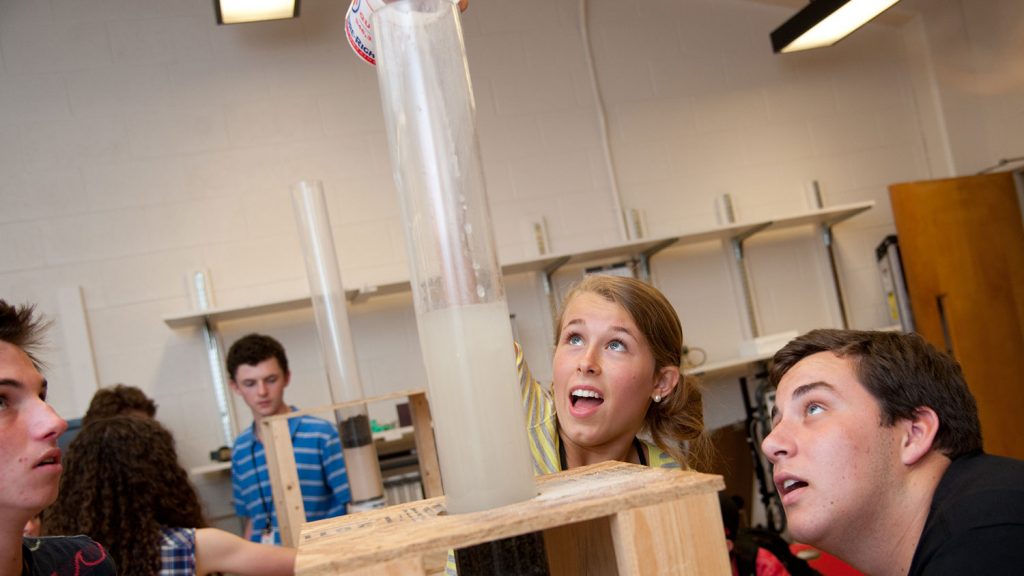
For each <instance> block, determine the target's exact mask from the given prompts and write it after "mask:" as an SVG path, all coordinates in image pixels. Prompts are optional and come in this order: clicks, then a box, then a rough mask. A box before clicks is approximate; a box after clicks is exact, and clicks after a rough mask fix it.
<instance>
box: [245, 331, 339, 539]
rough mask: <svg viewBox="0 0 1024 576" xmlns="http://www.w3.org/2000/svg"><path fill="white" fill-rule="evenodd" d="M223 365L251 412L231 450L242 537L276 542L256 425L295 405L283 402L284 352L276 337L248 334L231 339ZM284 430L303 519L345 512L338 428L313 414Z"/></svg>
mask: <svg viewBox="0 0 1024 576" xmlns="http://www.w3.org/2000/svg"><path fill="white" fill-rule="evenodd" d="M227 368H228V374H229V375H230V377H231V389H232V390H234V391H235V393H236V394H238V395H239V396H241V397H242V399H243V400H245V403H246V405H247V406H249V409H251V410H252V415H253V424H252V426H250V427H249V428H247V429H246V430H245V432H243V433H242V434H241V435H239V437H238V438H237V439H236V440H235V445H234V447H233V448H232V450H231V485H232V491H233V494H234V501H235V512H236V513H237V514H238V516H239V517H241V518H243V519H244V520H245V537H246V538H249V539H250V540H252V541H254V542H263V543H265V544H280V543H281V534H280V533H279V531H278V528H277V515H276V514H275V513H274V496H273V494H272V492H271V487H270V476H269V475H268V473H267V462H266V457H265V454H264V450H263V442H262V440H261V438H260V434H259V430H260V422H261V421H262V420H263V418H266V417H268V416H274V415H277V414H287V413H288V412H290V411H294V410H295V408H294V407H289V406H288V405H287V404H286V403H285V402H284V389H285V388H286V387H287V386H288V382H289V380H290V379H291V372H289V370H288V357H287V356H286V355H285V352H284V347H283V346H281V343H280V342H278V341H277V340H275V339H274V338H271V337H270V336H266V335H263V334H249V335H247V336H244V337H243V338H241V339H240V340H238V341H237V342H235V343H234V344H232V345H231V349H230V350H228V356H227ZM288 431H289V434H290V435H291V439H292V447H293V448H294V450H295V464H296V467H297V469H298V475H299V484H300V488H301V490H302V503H303V505H304V507H305V509H306V520H307V521H308V522H312V521H314V520H323V519H324V518H331V517H334V516H341V515H343V514H345V512H346V508H347V505H348V502H349V501H350V500H351V499H352V496H351V493H350V491H349V486H348V474H347V473H346V471H345V460H344V457H343V456H342V452H341V442H340V440H339V438H338V431H337V430H336V429H335V428H334V426H333V425H332V424H331V423H329V422H327V421H326V420H322V419H320V418H314V417H312V416H301V417H298V418H292V419H290V420H288Z"/></svg>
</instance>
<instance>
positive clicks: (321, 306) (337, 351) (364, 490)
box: [292, 180, 384, 507]
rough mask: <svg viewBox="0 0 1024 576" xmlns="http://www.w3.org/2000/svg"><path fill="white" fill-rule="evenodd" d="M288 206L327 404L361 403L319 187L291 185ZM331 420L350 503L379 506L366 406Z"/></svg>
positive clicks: (379, 485)
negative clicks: (334, 422) (298, 245)
mask: <svg viewBox="0 0 1024 576" xmlns="http://www.w3.org/2000/svg"><path fill="white" fill-rule="evenodd" d="M292 204H293V206H294V208H295V217H296V219H297V223H298V227H299V237H300V238H301V240H302V252H303V254H304V255H305V260H306V271H307V273H308V275H309V291H310V296H311V297H312V299H313V312H314V315H315V316H316V327H317V332H318V333H319V335H320V345H321V347H322V348H323V356H324V364H325V366H326V368H327V380H328V383H329V388H330V391H331V401H332V403H337V402H353V401H357V400H362V399H363V398H364V395H363V383H362V380H360V378H359V366H358V364H356V354H355V346H354V345H353V343H352V330H351V328H350V327H349V322H348V304H347V301H346V300H345V288H344V286H343V285H342V283H341V272H340V270H339V269H338V258H337V256H336V254H335V252H334V238H333V235H332V234H331V224H330V221H329V219H328V217H327V203H326V201H325V200H324V190H323V184H322V183H321V182H319V181H309V180H303V181H301V182H298V183H296V184H295V185H293V186H292ZM335 390H338V391H340V396H341V398H338V399H336V398H335ZM337 416H338V418H339V420H340V422H341V425H340V432H341V445H342V451H343V453H344V455H345V467H346V469H347V472H348V481H349V487H350V489H351V491H352V502H353V504H354V505H357V506H358V505H360V504H361V503H364V502H374V501H379V502H380V503H381V505H383V497H384V485H383V481H382V480H381V475H380V463H379V462H378V460H377V448H376V447H375V446H374V444H373V433H372V432H371V430H370V419H369V417H368V416H367V410H366V404H360V405H358V406H355V407H351V408H345V409H342V410H339V411H338V413H337ZM370 507H374V506H370Z"/></svg>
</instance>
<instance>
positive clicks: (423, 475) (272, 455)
mask: <svg viewBox="0 0 1024 576" xmlns="http://www.w3.org/2000/svg"><path fill="white" fill-rule="evenodd" d="M406 397H408V398H409V408H410V412H411V415H412V425H413V435H414V437H415V440H416V454H417V458H418V460H419V467H420V480H421V482H422V483H423V494H424V496H426V497H427V498H433V497H436V496H440V495H441V494H443V492H442V490H441V467H440V465H439V464H438V461H437V446H436V445H435V443H434V428H433V425H432V422H431V419H430V408H429V405H428V403H427V394H426V392H424V391H423V390H409V391H405V392H396V393H394V394H387V395H385V396H377V397H374V398H367V399H365V400H360V401H356V402H342V403H340V404H331V405H328V406H320V407H317V408H311V409H308V410H297V411H295V412H289V413H287V414H280V415H277V416H269V417H267V418H264V419H263V421H262V423H261V425H262V427H263V428H262V437H263V439H264V441H263V447H264V450H265V451H266V456H267V474H268V475H269V476H270V486H271V488H272V491H273V493H274V511H275V512H276V513H277V529H278V530H279V531H280V533H281V542H282V543H283V544H284V545H285V546H295V545H296V543H297V542H298V538H299V529H300V528H301V527H302V525H303V524H304V523H305V522H306V509H305V506H304V505H303V503H302V492H301V491H300V490H299V473H298V470H297V469H296V467H295V451H294V449H293V448H292V441H291V436H290V434H289V433H288V420H290V419H291V418H298V417H299V416H305V415H309V414H321V413H324V412H333V411H335V410H341V409H343V408H351V407H354V406H359V405H363V404H372V403H374V402H381V401H385V400H394V399H396V398H406Z"/></svg>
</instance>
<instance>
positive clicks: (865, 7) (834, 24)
mask: <svg viewBox="0 0 1024 576" xmlns="http://www.w3.org/2000/svg"><path fill="white" fill-rule="evenodd" d="M898 1H899V0H811V3H810V4H808V5H807V6H806V7H804V9H803V10H801V11H799V12H797V13H796V15H794V16H793V17H792V18H790V19H789V20H787V21H786V22H785V23H783V24H782V26H779V27H778V28H776V29H775V31H773V32H772V34H771V37H772V49H773V50H774V51H775V52H796V51H798V50H809V49H811V48H821V47H823V46H831V45H833V44H835V43H836V42H838V41H840V40H842V39H843V38H845V37H846V36H847V35H848V34H850V33H851V32H853V31H854V30H856V29H857V28H860V27H861V26H863V25H865V24H867V23H868V22H869V21H870V20H871V19H872V18H874V17H875V16H878V15H879V14H881V13H882V12H884V11H885V10H886V9H888V8H889V7H890V6H892V5H893V4H895V3H896V2H898Z"/></svg>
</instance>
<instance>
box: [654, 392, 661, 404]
mask: <svg viewBox="0 0 1024 576" xmlns="http://www.w3.org/2000/svg"><path fill="white" fill-rule="evenodd" d="M658 402H661V394H655V395H654V403H655V404H657V403H658Z"/></svg>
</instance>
